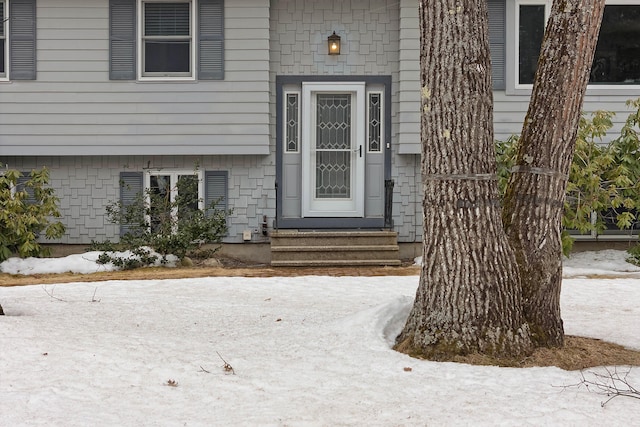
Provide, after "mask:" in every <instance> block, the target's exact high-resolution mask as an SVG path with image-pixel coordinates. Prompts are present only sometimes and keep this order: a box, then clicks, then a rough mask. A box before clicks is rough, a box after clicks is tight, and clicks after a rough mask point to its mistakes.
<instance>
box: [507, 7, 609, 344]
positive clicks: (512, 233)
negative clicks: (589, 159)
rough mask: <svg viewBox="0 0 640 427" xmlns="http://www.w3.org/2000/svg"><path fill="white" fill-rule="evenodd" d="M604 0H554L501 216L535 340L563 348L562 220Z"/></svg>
mask: <svg viewBox="0 0 640 427" xmlns="http://www.w3.org/2000/svg"><path fill="white" fill-rule="evenodd" d="M604 3H605V0H571V1H570V0H555V1H554V2H553V6H552V9H551V15H550V18H549V23H548V24H547V29H546V31H545V37H544V40H543V43H542V49H541V52H540V59H539V62H538V69H537V72H536V76H535V80H534V85H533V92H532V96H531V101H530V104H529V111H528V113H527V116H526V119H525V122H524V125H523V129H522V135H521V137H520V147H519V151H518V155H517V159H516V167H515V168H514V170H513V173H512V175H511V178H510V181H509V184H508V187H507V193H506V197H505V206H504V213H503V221H504V225H505V229H506V231H507V234H508V235H509V240H510V242H511V244H512V246H513V248H514V249H515V252H516V257H517V260H518V266H519V270H520V276H521V279H522V287H523V304H524V305H523V309H524V315H525V319H526V320H527V322H528V324H529V327H530V329H531V334H532V339H533V341H534V345H537V346H552V347H553V346H562V345H563V343H564V329H563V325H562V318H561V315H560V287H561V281H562V242H561V221H562V212H563V206H564V199H565V192H566V186H567V179H568V175H569V170H570V169H569V168H570V167H571V162H572V159H573V152H574V148H575V143H576V134H577V129H578V122H579V119H580V115H581V108H582V101H583V98H584V93H585V91H586V87H587V83H588V81H589V71H590V69H591V63H592V61H593V55H594V52H595V48H596V44H597V40H598V32H599V29H600V22H601V20H602V13H603V10H604Z"/></svg>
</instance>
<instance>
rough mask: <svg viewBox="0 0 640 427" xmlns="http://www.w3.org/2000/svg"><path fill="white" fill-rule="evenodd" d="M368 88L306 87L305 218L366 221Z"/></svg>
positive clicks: (331, 84)
mask: <svg viewBox="0 0 640 427" xmlns="http://www.w3.org/2000/svg"><path fill="white" fill-rule="evenodd" d="M365 116H366V112H365V85H364V83H353V82H326V83H325V82H322V83H317V82H316V83H303V85H302V144H301V146H302V214H303V217H327V216H333V217H363V216H364V196H365V185H364V184H365V183H364V172H365V158H364V156H365V152H366V146H365Z"/></svg>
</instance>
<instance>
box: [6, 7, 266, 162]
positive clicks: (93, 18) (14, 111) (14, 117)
mask: <svg viewBox="0 0 640 427" xmlns="http://www.w3.org/2000/svg"><path fill="white" fill-rule="evenodd" d="M225 4H226V6H225V78H224V80H222V81H189V82H135V81H110V80H109V8H108V5H109V2H108V0H40V1H38V2H37V7H38V9H37V15H38V33H37V36H38V40H37V43H38V58H37V60H38V63H37V67H38V76H37V80H35V81H29V82H12V83H11V84H2V85H1V87H0V154H2V155H90V154H92V155H109V154H113V153H112V147H119V150H125V151H126V153H125V154H127V155H134V154H146V153H149V152H150V151H153V153H156V154H186V155H189V154H257V155H265V154H268V152H269V1H267V0H240V1H229V0H228V1H226V2H225Z"/></svg>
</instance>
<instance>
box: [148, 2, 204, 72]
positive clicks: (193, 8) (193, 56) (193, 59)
mask: <svg viewBox="0 0 640 427" xmlns="http://www.w3.org/2000/svg"><path fill="white" fill-rule="evenodd" d="M196 1H197V0H138V5H137V14H138V16H137V20H138V23H137V25H136V27H137V35H136V37H137V39H136V57H137V58H136V60H137V69H138V72H137V74H138V75H137V78H138V80H139V81H145V82H150V81H167V80H171V81H194V80H195V79H196V65H197V61H196V53H197V49H196V48H197V46H196V44H197V29H196V28H197V26H196V23H197V22H198V20H197V18H198V17H197V14H198V12H197V10H198V9H197V4H196ZM146 2H152V3H178V2H180V3H190V8H189V10H190V11H191V19H190V23H189V25H190V32H191V65H190V68H191V75H190V76H145V75H143V66H144V58H143V46H142V45H143V43H142V30H143V28H144V7H143V3H146Z"/></svg>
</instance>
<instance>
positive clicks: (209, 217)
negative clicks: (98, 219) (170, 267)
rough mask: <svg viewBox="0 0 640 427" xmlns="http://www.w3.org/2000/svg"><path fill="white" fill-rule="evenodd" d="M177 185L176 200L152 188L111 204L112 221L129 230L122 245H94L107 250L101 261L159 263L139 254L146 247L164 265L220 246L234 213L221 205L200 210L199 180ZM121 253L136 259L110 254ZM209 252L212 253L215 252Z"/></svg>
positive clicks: (124, 264)
mask: <svg viewBox="0 0 640 427" xmlns="http://www.w3.org/2000/svg"><path fill="white" fill-rule="evenodd" d="M195 176H196V175H194V177H195ZM177 186H178V188H177V189H178V197H176V199H175V200H173V201H172V200H171V198H170V197H169V195H168V193H166V192H163V191H158V190H157V189H149V190H147V191H145V192H144V193H143V194H139V195H138V197H136V198H135V200H133V201H132V202H131V203H129V204H126V205H125V204H123V203H122V202H121V201H118V202H112V203H110V204H109V205H108V206H107V208H106V209H107V217H108V219H109V221H110V222H112V223H115V224H119V225H120V227H125V229H126V230H127V232H126V233H125V234H124V236H123V237H122V238H121V239H120V243H118V244H114V243H111V242H109V241H106V242H103V243H96V242H94V243H93V244H92V246H91V249H92V250H104V251H107V252H105V254H104V255H103V256H102V257H101V261H102V262H113V263H114V264H115V265H118V266H120V267H123V268H135V267H138V266H141V265H150V264H153V263H155V262H156V261H157V258H156V257H155V256H153V255H151V253H150V252H148V251H147V252H145V253H140V252H139V251H141V250H143V251H144V249H141V248H144V247H148V248H151V249H153V250H154V251H155V252H157V253H158V254H160V255H161V260H160V261H161V262H163V263H164V262H166V261H167V258H166V257H167V255H175V256H177V257H178V258H180V259H183V258H184V257H186V256H188V255H189V256H198V253H199V252H201V251H202V247H203V245H205V244H211V243H213V244H216V243H220V242H221V241H222V238H223V237H224V235H225V234H226V233H227V220H226V216H227V215H228V214H229V213H230V211H225V210H221V209H217V208H216V203H217V202H213V203H211V204H210V205H209V206H205V208H204V209H198V206H199V204H200V203H201V202H202V200H201V199H199V198H198V190H197V189H198V187H197V186H198V180H197V179H181V180H178V182H177ZM218 248H219V246H218V247H216V248H214V249H213V251H215V250H217V249H218ZM121 250H131V251H133V252H134V254H135V260H134V259H130V260H126V259H119V258H121V257H118V256H115V255H114V254H109V253H108V252H111V251H121ZM207 251H208V252H209V253H212V250H211V249H207ZM109 258H110V259H109Z"/></svg>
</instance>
